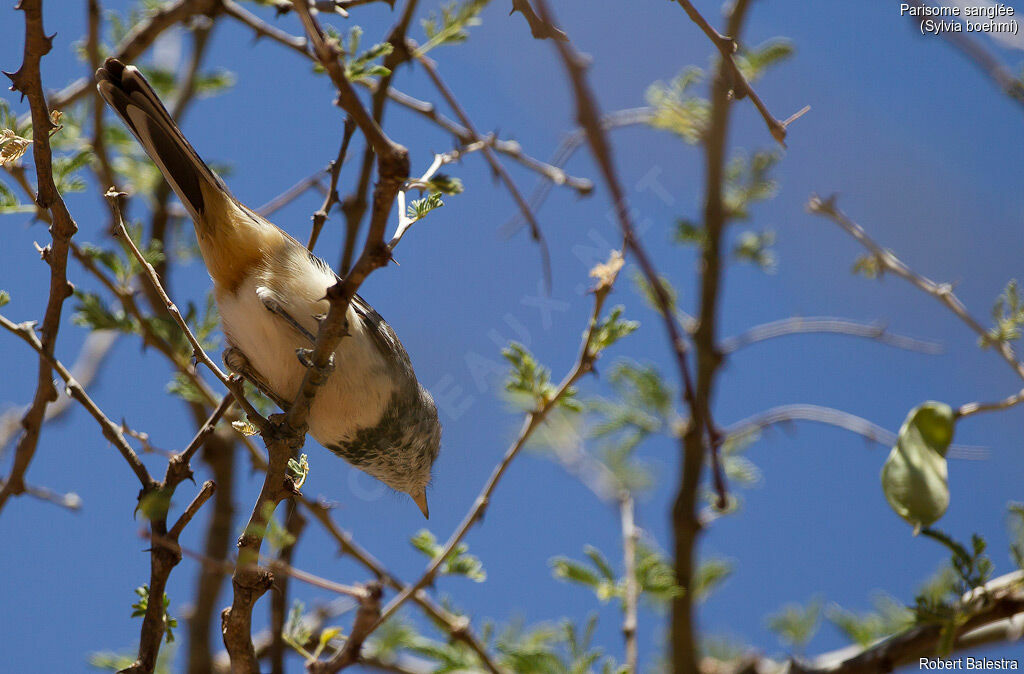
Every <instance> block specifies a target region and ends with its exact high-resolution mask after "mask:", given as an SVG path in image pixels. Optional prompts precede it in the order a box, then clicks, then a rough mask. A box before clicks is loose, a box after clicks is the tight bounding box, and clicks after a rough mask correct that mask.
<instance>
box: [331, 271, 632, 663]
mask: <svg viewBox="0 0 1024 674" xmlns="http://www.w3.org/2000/svg"><path fill="white" fill-rule="evenodd" d="M619 262H620V263H621V258H619ZM620 268H621V264H618V265H615V266H614V268H613V269H611V270H610V273H609V274H608V276H607V277H605V278H602V279H600V280H599V282H598V284H597V286H596V287H595V288H594V291H593V294H594V306H593V310H592V312H591V315H590V321H589V323H588V325H587V329H586V331H585V332H584V335H583V342H582V345H581V347H580V353H579V356H578V358H577V359H576V363H575V365H574V366H573V368H572V369H571V370H570V371H569V373H568V374H567V375H566V376H565V378H564V379H563V380H562V382H561V383H560V384H559V385H558V388H557V389H555V392H554V393H552V394H551V395H550V396H548V397H546V398H545V399H544V401H543V402H542V404H540V405H539V406H538V407H537V408H536V409H534V410H533V411H531V412H529V413H528V414H527V415H526V418H525V419H524V420H523V425H522V427H521V429H520V431H519V435H518V437H517V438H516V440H515V441H514V442H513V443H512V445H511V446H510V447H509V448H508V450H507V451H506V452H505V456H504V457H503V458H502V460H501V462H500V463H499V464H498V465H497V466H496V467H495V469H494V471H493V472H492V473H491V476H490V478H489V479H488V480H487V482H486V484H484V487H483V489H482V490H481V491H480V494H479V495H478V496H477V498H476V500H475V501H474V502H473V506H472V507H471V508H470V510H469V512H468V513H467V514H466V516H465V517H464V518H463V520H462V522H461V523H460V524H459V526H458V527H457V528H456V530H455V531H454V532H453V533H452V535H451V536H450V537H449V538H448V541H447V542H446V543H445V545H444V547H443V548H442V549H441V552H440V553H438V554H437V555H436V556H435V557H434V559H433V560H431V562H430V563H429V564H428V565H427V568H426V570H425V571H424V572H423V575H422V576H421V577H420V579H419V580H418V581H416V582H415V583H413V584H412V585H410V586H408V587H407V588H406V589H405V590H403V591H402V592H401V593H400V594H399V595H398V596H397V597H395V598H394V599H393V600H392V601H391V602H390V603H389V604H388V605H387V606H386V607H385V608H384V611H383V613H382V614H381V618H380V621H379V622H378V625H379V624H381V623H383V622H384V621H386V620H387V619H388V618H390V617H391V616H393V615H394V614H395V612H396V611H398V609H399V608H400V607H401V606H402V604H404V603H405V602H406V601H408V600H409V598H410V597H411V596H412V595H414V594H415V593H416V592H417V591H419V590H420V589H422V588H424V587H426V586H427V585H429V584H430V583H431V582H432V581H433V580H434V577H435V576H436V575H437V571H438V569H439V568H440V567H441V564H443V563H444V561H445V560H446V559H447V558H448V557H449V556H450V555H451V553H452V551H453V550H454V549H455V547H456V546H457V545H458V544H459V543H461V542H462V539H463V538H465V536H466V534H467V533H468V532H469V530H470V529H471V528H472V527H473V525H474V524H476V522H478V521H479V520H480V519H482V517H483V515H484V512H485V511H486V509H487V506H488V505H489V504H490V501H491V496H492V495H493V493H494V490H495V489H496V488H497V486H498V482H499V481H501V478H502V476H503V475H504V474H505V471H506V470H507V469H508V467H509V465H510V464H511V463H512V461H513V459H515V458H516V456H518V454H519V452H520V451H521V450H522V448H523V446H524V445H525V444H526V442H527V440H529V438H530V436H531V435H532V434H533V432H534V431H535V430H536V429H537V428H538V427H539V426H540V425H541V424H542V423H543V422H544V420H545V418H547V416H548V414H549V413H550V412H551V411H552V410H553V409H554V408H555V407H557V406H558V405H559V402H560V401H561V399H562V398H564V397H565V396H566V395H567V394H568V393H569V391H571V390H572V387H573V385H574V384H575V383H576V382H577V381H579V379H580V378H581V377H582V376H583V375H585V374H587V373H589V372H591V371H592V370H593V368H594V362H595V360H596V359H597V355H598V354H597V353H596V352H595V351H594V350H593V348H592V342H593V339H594V331H595V329H596V328H597V325H598V321H599V319H600V316H601V309H602V308H603V307H604V303H605V300H606V299H607V297H608V294H609V293H610V292H611V290H612V288H613V286H614V284H615V280H616V278H617V276H618V272H619V269H620ZM334 671H337V670H334Z"/></svg>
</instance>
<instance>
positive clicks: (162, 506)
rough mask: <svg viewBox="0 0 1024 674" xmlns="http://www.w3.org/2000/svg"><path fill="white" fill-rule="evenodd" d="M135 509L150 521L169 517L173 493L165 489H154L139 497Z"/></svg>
mask: <svg viewBox="0 0 1024 674" xmlns="http://www.w3.org/2000/svg"><path fill="white" fill-rule="evenodd" d="M135 509H136V511H137V512H140V513H142V516H143V517H145V518H146V519H147V520H150V521H154V520H157V521H159V520H164V519H167V511H168V510H170V509H171V494H170V492H168V491H167V490H165V489H154V490H153V491H150V492H147V493H146V494H144V495H143V496H142V498H140V499H139V504H138V505H137V506H136V508H135Z"/></svg>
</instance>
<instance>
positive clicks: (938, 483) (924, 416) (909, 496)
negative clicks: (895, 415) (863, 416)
mask: <svg viewBox="0 0 1024 674" xmlns="http://www.w3.org/2000/svg"><path fill="white" fill-rule="evenodd" d="M954 421H955V417H954V414H953V409H952V408H951V407H950V406H949V405H946V404H945V403H938V402H926V403H923V404H921V405H918V406H917V407H915V408H914V409H913V410H911V411H910V414H909V415H908V416H907V419H906V421H904V422H903V426H901V427H900V432H899V436H898V438H897V441H896V446H895V447H893V449H892V452H890V454H889V458H888V459H887V460H886V462H885V465H884V466H883V467H882V490H883V492H884V493H885V498H886V500H888V501H889V505H890V506H891V507H892V509H893V510H895V511H896V513H897V514H898V515H899V516H900V517H902V518H903V519H905V520H906V521H907V522H908V523H910V525H911V526H913V527H914V528H915V531H919V530H920V529H921V528H922V527H926V526H929V525H931V524H932V523H934V522H935V521H936V520H938V519H939V518H940V517H942V515H943V514H944V513H945V512H946V508H947V507H948V506H949V484H948V469H947V464H946V450H947V449H949V444H950V443H951V442H952V440H953V430H954Z"/></svg>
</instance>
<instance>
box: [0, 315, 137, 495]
mask: <svg viewBox="0 0 1024 674" xmlns="http://www.w3.org/2000/svg"><path fill="white" fill-rule="evenodd" d="M0 327H2V328H4V329H5V330H7V331H9V332H11V333H12V334H15V335H17V336H18V337H21V339H23V340H24V341H25V342H26V343H27V344H28V345H29V346H31V347H32V348H33V349H34V350H35V351H36V353H38V354H39V356H40V358H43V359H44V360H45V362H46V365H47V368H48V369H50V368H52V370H53V371H54V372H56V373H57V376H59V377H60V378H61V379H62V380H64V388H65V391H66V392H67V394H68V396H69V397H71V398H73V399H74V400H77V401H78V403H79V404H80V405H82V407H84V408H85V410H86V411H87V412H88V413H89V415H90V416H91V417H92V418H93V419H95V420H96V422H97V423H99V425H100V429H101V430H102V431H103V437H105V438H106V439H107V440H109V441H110V443H111V444H113V445H114V447H116V448H117V451H118V452H120V454H121V456H122V457H124V460H125V461H126V462H127V463H128V466H129V467H130V468H131V469H132V472H133V473H135V476H136V477H137V478H138V479H139V482H140V483H141V484H142V487H143V489H146V488H149V487H151V486H152V485H154V484H155V482H154V481H153V478H151V477H150V476H149V471H147V470H146V466H145V465H143V463H142V461H141V460H139V456H138V455H137V454H136V453H135V450H134V449H132V446H131V445H130V444H128V441H127V440H126V439H125V437H124V433H123V432H122V430H121V427H120V426H118V425H117V424H115V423H114V422H113V421H111V420H110V418H109V417H107V415H106V414H104V413H103V410H101V409H100V408H99V406H98V405H97V404H96V403H95V401H93V399H92V398H91V397H89V394H88V393H86V392H85V389H84V388H82V385H81V384H79V383H78V381H76V380H75V378H74V377H73V376H72V375H71V372H70V371H68V369H67V368H66V367H64V364H63V363H61V362H60V361H59V360H57V359H56V358H55V357H54V356H53V355H51V354H49V353H47V352H46V349H45V347H44V346H43V343H42V342H41V341H40V339H39V338H38V337H36V333H35V324H34V323H13V322H12V321H10V320H8V319H7V318H6V317H4V316H0ZM47 381H48V382H49V381H50V380H49V379H47ZM50 386H51V387H52V386H53V384H52V382H51V383H50ZM19 446H20V445H19ZM15 458H17V457H15ZM9 479H10V478H9ZM9 484H10V482H8V483H6V484H4V489H5V490H6V489H7V487H8V486H9ZM23 490H24V487H23V486H22V491H23ZM18 493H21V491H19V492H18Z"/></svg>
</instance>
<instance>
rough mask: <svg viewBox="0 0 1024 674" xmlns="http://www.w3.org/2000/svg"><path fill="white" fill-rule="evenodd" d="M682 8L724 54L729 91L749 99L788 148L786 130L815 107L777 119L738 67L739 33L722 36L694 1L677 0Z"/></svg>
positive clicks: (724, 72)
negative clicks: (694, 4) (737, 39)
mask: <svg viewBox="0 0 1024 674" xmlns="http://www.w3.org/2000/svg"><path fill="white" fill-rule="evenodd" d="M676 1H677V2H678V3H679V6H680V7H682V8H683V10H684V11H685V12H686V14H687V16H689V17H690V20H691V21H693V22H694V23H695V24H697V27H698V28H700V29H701V31H703V33H704V34H705V35H707V36H708V39H709V40H711V43H712V44H714V45H715V48H716V49H718V52H719V53H720V54H721V55H722V62H723V63H725V64H726V67H725V68H719V75H720V76H721V77H723V79H724V78H728V80H729V81H728V83H727V84H726V86H727V91H728V93H729V95H730V96H734V97H735V98H744V97H749V98H750V102H751V103H753V104H754V107H755V108H757V111H758V112H759V113H760V114H761V117H762V118H763V119H764V123H765V124H766V125H767V126H768V131H769V133H771V134H772V138H774V139H775V140H776V141H778V143H779V145H781V146H783V147H785V146H786V128H787V127H788V126H789V125H790V124H792V123H793V122H795V121H796V120H797V119H799V118H800V117H802V116H803V115H804V114H806V113H807V111H808V110H810V109H811V106H809V105H808V106H805V107H804V108H802V109H801V110H800V111H798V112H796V113H795V114H793V115H791V116H790V117H789V118H788V119H786V120H785V121H780V120H779V119H777V118H776V117H775V116H774V115H773V114H772V113H771V112H770V111H769V110H768V106H767V105H765V104H764V101H762V100H761V97H760V96H758V95H757V92H756V91H754V87H752V86H750V82H748V81H747V78H746V77H744V76H743V73H742V72H741V71H740V68H739V66H738V65H736V59H735V57H734V54H735V53H736V50H737V49H738V48H739V44H738V43H737V41H736V35H737V34H738V33H737V31H732V30H730V31H729V32H728V33H727V34H726V35H722V34H721V33H719V32H718V31H717V30H715V28H714V26H712V25H711V24H710V23H708V21H707V19H705V18H704V17H703V16H702V15H701V13H700V12H698V11H697V8H696V7H694V6H693V3H691V2H690V0H676ZM732 14H733V15H735V14H736V11H735V9H733V10H732Z"/></svg>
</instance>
